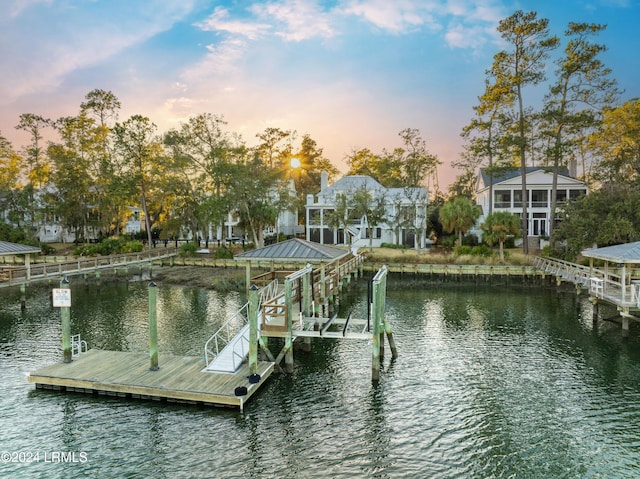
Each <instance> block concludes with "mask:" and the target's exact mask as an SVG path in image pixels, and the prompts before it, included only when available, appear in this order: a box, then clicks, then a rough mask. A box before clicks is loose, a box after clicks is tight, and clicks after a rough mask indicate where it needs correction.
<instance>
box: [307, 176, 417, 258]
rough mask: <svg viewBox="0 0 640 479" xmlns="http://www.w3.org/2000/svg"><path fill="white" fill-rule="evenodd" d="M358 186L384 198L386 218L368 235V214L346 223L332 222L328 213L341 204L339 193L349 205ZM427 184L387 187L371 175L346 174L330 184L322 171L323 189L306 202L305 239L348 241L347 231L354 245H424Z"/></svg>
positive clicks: (380, 198) (331, 242)
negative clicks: (340, 225) (345, 226)
mask: <svg viewBox="0 0 640 479" xmlns="http://www.w3.org/2000/svg"><path fill="white" fill-rule="evenodd" d="M358 190H366V191H367V192H368V193H369V194H370V196H371V198H372V200H373V201H374V202H377V201H380V200H382V203H383V205H384V209H385V219H384V220H383V221H381V222H380V223H379V224H377V225H374V228H373V233H372V236H373V238H368V237H367V235H368V232H367V226H368V222H367V217H366V216H363V217H361V218H356V219H353V220H351V224H350V225H349V226H348V227H347V228H346V230H347V231H346V232H345V229H344V228H343V227H335V226H334V227H332V226H330V225H329V223H330V221H329V215H330V214H333V212H334V211H335V210H336V206H337V205H338V199H339V197H340V195H344V197H346V199H347V205H348V206H349V203H350V198H352V197H353V195H354V194H355V193H356V191H358ZM427 203H428V193H427V189H426V188H385V187H383V186H382V185H381V184H380V183H378V182H377V181H375V180H374V179H373V178H371V177H369V176H359V175H351V176H345V177H343V178H342V179H340V180H338V181H336V182H335V183H333V184H332V185H331V186H329V185H328V176H327V174H326V173H324V172H323V173H322V178H321V184H320V192H319V193H318V194H317V195H315V196H314V195H307V202H306V206H305V209H306V213H307V214H306V239H307V240H308V241H314V242H317V243H321V244H344V243H348V242H349V241H348V238H346V237H345V234H347V235H351V237H352V240H353V242H352V244H353V245H354V246H365V245H368V244H369V242H370V239H371V244H373V246H379V245H380V244H382V243H391V244H405V245H408V246H411V247H415V248H424V247H425V244H426V229H427Z"/></svg>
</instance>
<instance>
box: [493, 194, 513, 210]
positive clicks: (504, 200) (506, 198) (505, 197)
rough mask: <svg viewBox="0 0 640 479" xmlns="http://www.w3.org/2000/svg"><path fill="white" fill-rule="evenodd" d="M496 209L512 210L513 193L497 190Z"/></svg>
mask: <svg viewBox="0 0 640 479" xmlns="http://www.w3.org/2000/svg"><path fill="white" fill-rule="evenodd" d="M493 196H494V202H493V206H494V208H511V191H509V190H496V191H494V192H493Z"/></svg>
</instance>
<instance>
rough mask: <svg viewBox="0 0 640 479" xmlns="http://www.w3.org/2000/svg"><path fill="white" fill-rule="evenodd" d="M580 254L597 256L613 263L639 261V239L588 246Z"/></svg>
mask: <svg viewBox="0 0 640 479" xmlns="http://www.w3.org/2000/svg"><path fill="white" fill-rule="evenodd" d="M582 256H586V257H587V258H597V259H602V260H604V261H611V262H613V263H627V264H629V263H640V241H636V242H635V243H625V244H617V245H613V246H605V247H603V248H589V249H585V250H584V251H582Z"/></svg>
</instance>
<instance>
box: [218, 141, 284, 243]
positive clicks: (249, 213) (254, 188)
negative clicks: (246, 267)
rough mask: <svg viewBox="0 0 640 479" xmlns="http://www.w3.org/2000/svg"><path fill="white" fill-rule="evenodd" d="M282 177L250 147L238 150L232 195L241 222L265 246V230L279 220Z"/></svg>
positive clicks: (254, 238) (231, 185) (257, 241)
mask: <svg viewBox="0 0 640 479" xmlns="http://www.w3.org/2000/svg"><path fill="white" fill-rule="evenodd" d="M279 181H280V180H279V178H278V176H277V175H276V174H274V172H273V170H272V169H269V168H268V166H267V165H266V164H265V163H263V162H262V161H261V159H260V157H259V156H258V155H256V154H253V152H252V151H251V150H248V149H245V150H240V151H238V152H237V157H236V160H235V161H234V163H233V174H232V178H231V184H230V185H229V194H230V198H231V200H232V205H233V207H234V209H235V210H236V211H237V212H238V215H239V217H240V224H239V226H241V227H242V228H244V230H245V232H247V233H248V234H249V235H250V236H251V238H252V241H253V243H254V245H255V246H256V248H261V247H263V246H264V230H265V228H266V227H267V226H275V224H276V221H277V220H278V210H279V208H278V206H276V203H277V202H278V200H279V199H278V196H277V193H278V188H277V187H278V184H279Z"/></svg>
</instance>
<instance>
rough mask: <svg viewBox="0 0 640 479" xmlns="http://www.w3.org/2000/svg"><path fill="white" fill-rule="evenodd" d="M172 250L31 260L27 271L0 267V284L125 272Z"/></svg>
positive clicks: (159, 257) (16, 266)
mask: <svg viewBox="0 0 640 479" xmlns="http://www.w3.org/2000/svg"><path fill="white" fill-rule="evenodd" d="M176 254H177V250H176V249H174V248H162V249H153V250H145V251H141V252H139V253H127V254H120V255H107V256H92V257H86V256H80V257H78V258H76V259H67V260H64V261H56V262H53V263H51V262H48V261H47V257H46V256H45V257H43V258H37V259H34V260H33V262H32V263H31V264H30V265H29V266H28V267H27V266H22V265H15V266H13V265H11V266H10V265H9V264H7V263H5V264H3V265H2V267H0V283H4V284H5V285H14V284H15V285H17V284H22V283H29V282H32V281H40V280H44V279H50V278H60V277H63V276H71V275H75V274H82V273H87V272H93V271H98V270H104V269H109V268H126V267H129V266H135V265H140V264H143V263H150V262H154V261H158V260H161V259H164V258H169V257H172V256H175V255H176Z"/></svg>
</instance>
